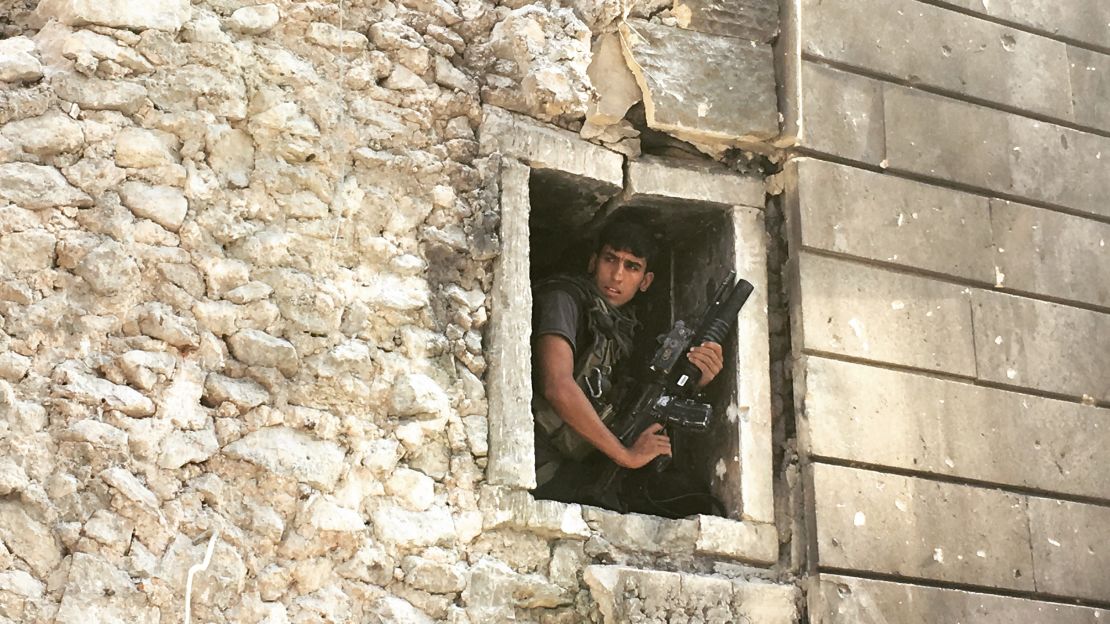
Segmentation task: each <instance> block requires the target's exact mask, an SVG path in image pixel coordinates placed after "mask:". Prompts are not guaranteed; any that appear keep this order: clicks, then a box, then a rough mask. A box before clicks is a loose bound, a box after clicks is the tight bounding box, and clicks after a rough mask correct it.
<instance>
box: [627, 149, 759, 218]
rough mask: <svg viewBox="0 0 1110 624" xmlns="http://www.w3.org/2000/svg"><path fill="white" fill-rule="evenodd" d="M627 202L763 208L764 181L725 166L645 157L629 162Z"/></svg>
mask: <svg viewBox="0 0 1110 624" xmlns="http://www.w3.org/2000/svg"><path fill="white" fill-rule="evenodd" d="M621 199H622V202H623V203H627V204H633V205H636V204H651V205H661V204H663V205H668V206H675V207H682V206H687V205H689V204H692V203H693V204H699V205H710V206H722V207H724V206H736V205H744V206H752V207H755V208H760V209H762V208H763V206H764V203H765V201H766V190H765V189H764V187H763V181H762V180H760V179H758V178H753V177H749V176H743V175H739V174H737V173H736V172H734V171H730V170H728V169H725V168H724V167H719V166H717V167H714V166H707V165H702V164H686V163H676V162H671V161H667V160H664V159H661V158H652V157H650V156H645V157H643V158H640V159H639V160H633V161H629V163H628V178H627V182H626V184H625V192H624V195H623V197H622V198H621Z"/></svg>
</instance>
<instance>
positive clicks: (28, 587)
mask: <svg viewBox="0 0 1110 624" xmlns="http://www.w3.org/2000/svg"><path fill="white" fill-rule="evenodd" d="M45 591H46V586H45V585H43V584H42V583H40V582H39V581H38V580H37V579H36V578H35V577H33V576H31V575H30V574H27V573H26V572H24V571H23V570H8V571H6V572H0V592H8V593H11V594H15V595H16V596H22V597H24V598H30V599H32V600H37V599H39V598H42V596H43V593H44V592H45Z"/></svg>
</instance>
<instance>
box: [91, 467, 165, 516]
mask: <svg viewBox="0 0 1110 624" xmlns="http://www.w3.org/2000/svg"><path fill="white" fill-rule="evenodd" d="M100 478H101V479H102V480H103V481H104V482H105V483H107V484H108V485H110V486H112V487H114V488H115V489H116V490H117V491H119V493H120V494H122V495H123V496H124V497H125V498H127V499H128V500H131V501H133V502H136V503H138V504H140V505H142V506H144V507H146V508H147V510H148V511H152V512H154V513H156V514H161V511H159V502H158V497H157V496H155V495H154V492H151V491H150V490H149V489H148V488H147V487H146V486H145V485H143V484H142V482H141V481H139V478H138V477H136V476H135V475H133V474H131V472H129V471H128V470H127V469H126V468H122V467H120V466H115V467H113V468H108V469H107V470H104V471H102V472H101V473H100Z"/></svg>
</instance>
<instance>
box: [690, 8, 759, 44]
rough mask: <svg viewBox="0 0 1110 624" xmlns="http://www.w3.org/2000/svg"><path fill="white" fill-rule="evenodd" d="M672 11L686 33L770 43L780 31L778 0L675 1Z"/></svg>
mask: <svg viewBox="0 0 1110 624" xmlns="http://www.w3.org/2000/svg"><path fill="white" fill-rule="evenodd" d="M671 11H672V12H673V13H674V16H675V18H676V19H677V20H678V25H679V26H680V27H682V28H686V29H689V30H696V31H698V32H703V33H709V34H712V35H724V36H726V37H739V38H741V39H748V40H750V41H758V42H760V43H769V42H770V41H771V40H772V39H773V38H774V37H775V35H776V34H777V33H778V32H779V2H778V0H676V2H675V3H674V6H673V7H672V9H671Z"/></svg>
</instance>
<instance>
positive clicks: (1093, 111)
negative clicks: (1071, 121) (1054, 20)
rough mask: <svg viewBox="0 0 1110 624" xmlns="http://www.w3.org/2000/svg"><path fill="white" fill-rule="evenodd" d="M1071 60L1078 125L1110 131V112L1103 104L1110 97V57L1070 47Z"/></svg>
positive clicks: (1072, 88) (1073, 98)
mask: <svg viewBox="0 0 1110 624" xmlns="http://www.w3.org/2000/svg"><path fill="white" fill-rule="evenodd" d="M1068 60H1069V61H1070V63H1069V65H1070V67H1071V76H1070V78H1071V93H1072V104H1073V106H1075V122H1076V123H1078V124H1080V125H1083V126H1092V127H1095V128H1100V129H1102V130H1106V129H1110V111H1108V110H1106V107H1105V106H1103V105H1102V102H1105V101H1106V98H1107V97H1110V57H1108V56H1107V55H1106V54H1100V53H1098V52H1094V51H1092V50H1085V49H1083V48H1077V47H1075V46H1068Z"/></svg>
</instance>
